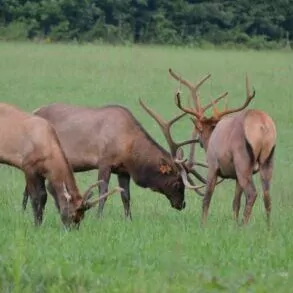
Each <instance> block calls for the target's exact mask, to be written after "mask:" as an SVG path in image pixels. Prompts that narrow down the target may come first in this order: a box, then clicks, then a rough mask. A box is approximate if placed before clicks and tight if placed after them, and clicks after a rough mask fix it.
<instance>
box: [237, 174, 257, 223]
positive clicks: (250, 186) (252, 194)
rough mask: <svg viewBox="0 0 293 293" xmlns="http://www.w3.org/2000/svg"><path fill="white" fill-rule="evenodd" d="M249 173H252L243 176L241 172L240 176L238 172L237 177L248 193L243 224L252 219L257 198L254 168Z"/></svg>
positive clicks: (246, 193)
mask: <svg viewBox="0 0 293 293" xmlns="http://www.w3.org/2000/svg"><path fill="white" fill-rule="evenodd" d="M246 174H247V173H246ZM249 174H250V175H248V177H246V176H243V175H242V174H240V175H239V176H238V174H237V179H238V181H239V184H240V186H241V187H242V188H243V190H244V193H245V195H246V203H245V208H244V213H243V220H242V224H247V223H248V221H249V219H250V215H251V211H252V208H253V206H254V203H255V200H256V189H255V185H254V183H253V180H252V170H251V172H250V173H249Z"/></svg>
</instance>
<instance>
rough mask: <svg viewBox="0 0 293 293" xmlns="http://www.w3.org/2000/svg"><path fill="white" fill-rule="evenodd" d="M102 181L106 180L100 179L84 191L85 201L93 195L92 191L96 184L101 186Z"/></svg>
mask: <svg viewBox="0 0 293 293" xmlns="http://www.w3.org/2000/svg"><path fill="white" fill-rule="evenodd" d="M102 182H104V180H99V181H98V182H97V183H95V184H92V185H91V186H90V187H89V188H88V189H87V190H86V191H85V193H84V195H83V200H84V201H87V200H88V199H89V198H90V197H91V195H92V193H91V191H92V189H93V188H95V187H96V186H99V185H100V184H101V183H102Z"/></svg>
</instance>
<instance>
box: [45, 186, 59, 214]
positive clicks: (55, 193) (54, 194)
mask: <svg viewBox="0 0 293 293" xmlns="http://www.w3.org/2000/svg"><path fill="white" fill-rule="evenodd" d="M47 189H48V191H49V192H50V194H51V195H52V197H53V198H54V202H55V206H56V208H57V209H58V211H59V212H60V205H59V201H58V195H57V192H56V190H55V189H54V187H53V185H52V184H51V182H49V183H48V184H47Z"/></svg>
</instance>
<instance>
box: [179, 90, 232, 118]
mask: <svg viewBox="0 0 293 293" xmlns="http://www.w3.org/2000/svg"><path fill="white" fill-rule="evenodd" d="M227 95H228V92H224V93H223V94H221V95H220V96H219V97H218V98H217V99H215V100H214V101H212V102H210V103H208V104H207V105H206V106H205V107H203V108H201V110H200V111H197V110H195V109H192V108H186V107H183V106H182V103H181V96H180V93H179V92H177V94H176V96H175V103H176V106H177V107H178V108H179V109H180V110H182V111H183V112H185V114H187V113H188V114H191V115H193V116H195V117H196V118H197V119H199V120H200V119H201V118H202V117H203V113H204V112H205V111H206V110H207V109H209V108H210V107H211V106H215V104H217V103H218V102H219V101H220V100H222V99H223V98H225V97H226V96H227Z"/></svg>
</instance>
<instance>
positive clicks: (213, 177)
mask: <svg viewBox="0 0 293 293" xmlns="http://www.w3.org/2000/svg"><path fill="white" fill-rule="evenodd" d="M216 182H217V173H216V171H214V170H211V169H209V173H208V180H207V187H206V191H205V195H204V198H203V204H202V218H201V223H202V225H205V224H206V220H207V216H208V210H209V206H210V202H211V198H212V195H213V193H214V190H215V186H216Z"/></svg>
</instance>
